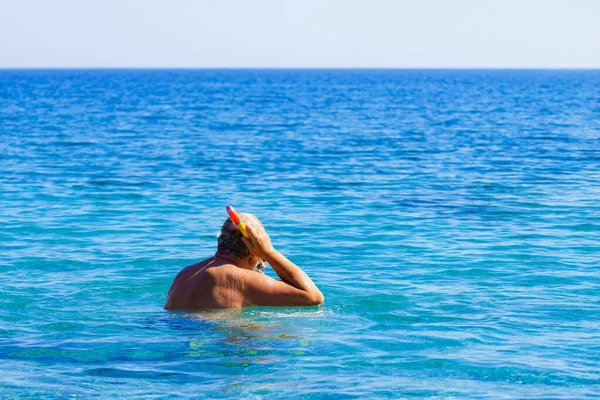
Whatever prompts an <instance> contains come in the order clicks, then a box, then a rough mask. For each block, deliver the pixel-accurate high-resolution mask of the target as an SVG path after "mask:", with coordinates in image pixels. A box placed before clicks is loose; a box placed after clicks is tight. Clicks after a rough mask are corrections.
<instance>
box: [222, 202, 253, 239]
mask: <svg viewBox="0 0 600 400" xmlns="http://www.w3.org/2000/svg"><path fill="white" fill-rule="evenodd" d="M225 209H226V210H227V214H229V218H231V220H232V221H233V223H234V224H235V225H236V226H237V227H238V229H239V230H240V232H242V235H244V237H245V238H246V239H250V236H249V235H248V231H247V230H246V224H245V223H243V222H242V220H241V219H240V216H239V214H238V213H237V211H235V208H233V207H231V206H227V207H225Z"/></svg>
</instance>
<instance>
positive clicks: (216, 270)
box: [165, 257, 244, 310]
mask: <svg viewBox="0 0 600 400" xmlns="http://www.w3.org/2000/svg"><path fill="white" fill-rule="evenodd" d="M235 269H237V267H236V266H234V265H231V264H228V263H225V262H223V260H217V259H216V258H214V257H211V258H209V259H207V260H204V261H202V262H199V263H197V264H194V265H190V266H189V267H186V268H184V269H183V270H181V272H179V274H177V276H176V277H175V280H174V281H173V284H172V285H171V289H169V295H168V299H167V304H166V305H165V309H167V310H178V309H186V310H197V309H211V308H212V309H214V308H241V307H243V304H242V303H243V299H244V298H243V295H242V293H241V291H240V290H239V288H238V286H239V285H228V284H227V282H228V281H231V279H228V276H229V275H231V274H232V273H235V272H236V271H235Z"/></svg>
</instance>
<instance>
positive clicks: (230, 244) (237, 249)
mask: <svg viewBox="0 0 600 400" xmlns="http://www.w3.org/2000/svg"><path fill="white" fill-rule="evenodd" d="M240 218H241V219H242V221H243V222H245V223H248V222H249V223H251V224H252V226H253V227H258V228H262V224H261V223H260V221H259V220H258V218H256V217H255V216H254V215H252V214H247V213H243V214H240ZM217 249H218V251H220V252H223V253H226V254H232V255H234V256H236V257H238V258H246V257H249V256H250V250H248V248H247V247H246V245H245V244H244V242H242V232H240V230H239V229H238V227H237V226H236V225H235V224H234V223H233V221H232V220H231V218H227V220H226V221H225V223H224V224H223V227H221V234H220V235H219V239H218V245H217Z"/></svg>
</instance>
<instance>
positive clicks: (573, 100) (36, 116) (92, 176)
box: [0, 69, 600, 399]
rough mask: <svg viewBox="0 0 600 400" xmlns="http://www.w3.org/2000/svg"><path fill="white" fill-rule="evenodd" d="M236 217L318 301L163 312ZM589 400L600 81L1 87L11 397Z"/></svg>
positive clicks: (312, 79) (130, 77) (0, 244)
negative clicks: (262, 237) (256, 221)
mask: <svg viewBox="0 0 600 400" xmlns="http://www.w3.org/2000/svg"><path fill="white" fill-rule="evenodd" d="M228 204H231V205H232V206H234V207H235V208H236V209H237V210H238V211H239V212H249V213H253V214H255V215H256V216H258V217H259V218H260V219H261V220H262V222H263V224H264V225H265V227H266V229H267V232H268V233H269V234H270V236H271V239H272V241H273V243H274V245H275V248H276V249H278V250H279V251H280V252H282V253H283V254H284V255H286V256H287V257H288V258H289V259H290V260H292V261H293V262H294V263H296V264H297V265H298V266H300V267H301V268H302V269H303V270H304V271H305V272H306V273H307V274H308V275H309V276H310V277H311V278H312V280H313V281H314V282H315V283H316V285H317V286H318V287H319V288H320V289H321V291H322V292H323V294H324V296H325V303H324V304H323V305H321V306H315V307H281V308H267V307H265V308H263V307H253V308H247V309H243V310H234V311H205V312H171V311H166V310H164V309H163V306H164V304H165V301H166V296H167V292H168V290H169V287H170V285H171V283H172V281H173V278H174V277H175V275H176V274H177V273H178V272H179V271H180V270H181V269H182V268H183V267H185V266H187V265H190V264H193V263H195V262H198V261H200V260H203V259H205V258H208V257H210V256H212V255H213V254H214V252H215V250H216V244H217V235H218V232H219V230H220V227H221V225H222V224H223V222H224V221H225V220H226V218H227V214H226V212H225V206H226V205H228ZM266 271H267V274H268V275H270V276H273V277H276V275H275V273H274V271H273V270H271V269H270V268H267V269H266ZM594 397H596V398H597V397H600V71H598V70H352V69H346V70H302V69H301V70H292V69H289V70H287V69H280V70H279V69H273V70H269V69H221V70H210V69H205V70H151V69H148V70H144V69H142V70H110V69H106V70H6V69H5V70H1V71H0V398H1V399H25V398H35V399H37V398H44V399H55V398H56V399H75V398H77V399H80V398H81V399H87V398H107V399H114V398H156V399H162V398H181V399H184V398H238V399H263V398H264V399H279V398H282V399H283V398H314V399H346V398H348V399H351V398H361V399H377V398H409V399H410V398H436V399H468V398H476V399H485V398H491V399H500V398H521V399H525V398H527V399H579V398H594Z"/></svg>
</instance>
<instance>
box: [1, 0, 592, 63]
mask: <svg viewBox="0 0 600 400" xmlns="http://www.w3.org/2000/svg"><path fill="white" fill-rule="evenodd" d="M63 67H65V68H111V67H114V68H127V67H131V68H144V67H145V68H178V67H179V68H218V67H225V68H238V67H240V68H261V67H268V68H600V0H568V1H565V0H362V1H357V0H287V1H286V0H213V1H205V0H80V1H75V0H52V1H48V0H0V68H63Z"/></svg>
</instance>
